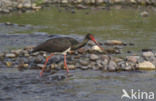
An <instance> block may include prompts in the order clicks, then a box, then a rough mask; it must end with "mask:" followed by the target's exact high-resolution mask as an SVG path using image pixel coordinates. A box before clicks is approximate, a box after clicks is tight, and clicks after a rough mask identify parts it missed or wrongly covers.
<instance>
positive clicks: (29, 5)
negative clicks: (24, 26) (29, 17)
mask: <svg viewBox="0 0 156 101" xmlns="http://www.w3.org/2000/svg"><path fill="white" fill-rule="evenodd" d="M23 7H25V8H31V3H30V2H27V3H24V4H23Z"/></svg>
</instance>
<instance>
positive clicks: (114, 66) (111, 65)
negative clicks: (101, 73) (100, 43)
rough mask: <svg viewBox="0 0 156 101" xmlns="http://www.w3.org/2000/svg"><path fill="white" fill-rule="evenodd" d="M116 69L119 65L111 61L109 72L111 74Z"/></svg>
mask: <svg viewBox="0 0 156 101" xmlns="http://www.w3.org/2000/svg"><path fill="white" fill-rule="evenodd" d="M116 68H117V64H116V63H115V62H114V61H110V62H109V64H108V67H107V69H108V71H110V72H113V71H116Z"/></svg>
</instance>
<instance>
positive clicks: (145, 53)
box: [142, 51, 154, 57]
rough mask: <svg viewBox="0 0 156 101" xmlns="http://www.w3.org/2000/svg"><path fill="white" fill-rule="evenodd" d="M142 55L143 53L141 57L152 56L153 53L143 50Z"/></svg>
mask: <svg viewBox="0 0 156 101" xmlns="http://www.w3.org/2000/svg"><path fill="white" fill-rule="evenodd" d="M142 55H143V57H152V56H154V53H152V52H150V51H149V52H143V53H142Z"/></svg>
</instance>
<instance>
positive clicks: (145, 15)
mask: <svg viewBox="0 0 156 101" xmlns="http://www.w3.org/2000/svg"><path fill="white" fill-rule="evenodd" d="M140 15H141V16H142V17H147V16H148V15H149V13H148V12H147V11H143V12H141V13H140Z"/></svg>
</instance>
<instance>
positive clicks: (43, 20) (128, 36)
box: [0, 7, 156, 50]
mask: <svg viewBox="0 0 156 101" xmlns="http://www.w3.org/2000/svg"><path fill="white" fill-rule="evenodd" d="M149 14H150V15H149V17H145V18H144V17H141V16H140V11H139V10H135V9H122V10H109V11H108V10H95V9H94V10H75V13H74V14H73V13H71V11H70V10H65V9H64V8H60V9H58V8H55V7H52V8H45V9H43V10H40V11H38V12H36V13H24V14H17V13H13V14H10V15H9V16H2V17H1V19H0V22H7V21H9V22H12V23H17V24H31V25H34V26H38V25H39V26H46V27H43V28H42V27H40V28H36V29H35V28H34V29H32V30H24V31H16V32H13V33H32V32H47V33H49V34H86V33H89V32H90V33H93V34H94V35H95V36H97V37H99V39H101V40H108V39H119V40H123V41H127V42H133V43H135V46H134V47H133V49H134V50H140V49H141V48H152V49H156V47H155V46H156V40H155V39H156V28H155V27H156V23H155V22H156V19H155V18H156V13H155V12H149ZM128 49H129V48H128ZM130 49H131V47H130Z"/></svg>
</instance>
